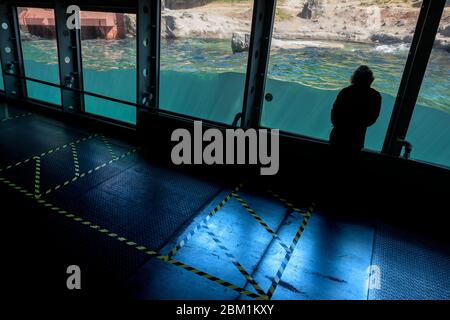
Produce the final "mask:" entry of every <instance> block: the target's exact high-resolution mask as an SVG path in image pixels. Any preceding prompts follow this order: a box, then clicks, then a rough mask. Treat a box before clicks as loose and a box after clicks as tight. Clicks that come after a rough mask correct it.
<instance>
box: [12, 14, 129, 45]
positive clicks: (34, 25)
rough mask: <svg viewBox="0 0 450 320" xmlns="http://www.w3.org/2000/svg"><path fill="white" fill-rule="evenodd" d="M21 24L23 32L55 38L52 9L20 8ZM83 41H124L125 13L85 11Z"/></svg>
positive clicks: (82, 19) (82, 23) (82, 25)
mask: <svg viewBox="0 0 450 320" xmlns="http://www.w3.org/2000/svg"><path fill="white" fill-rule="evenodd" d="M18 16H19V24H20V26H21V29H22V30H23V31H26V32H29V33H30V34H31V35H34V36H38V37H42V38H55V37H56V31H55V30H56V28H55V16H54V11H53V10H52V9H39V8H19V10H18ZM80 20H81V27H82V28H81V35H82V38H83V39H98V38H100V39H108V40H114V39H123V38H125V23H124V14H123V13H113V12H93V11H83V12H81V15H80Z"/></svg>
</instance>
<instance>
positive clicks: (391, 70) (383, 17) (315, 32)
mask: <svg viewBox="0 0 450 320" xmlns="http://www.w3.org/2000/svg"><path fill="white" fill-rule="evenodd" d="M419 12H420V2H418V1H409V0H406V1H403V0H401V1H375V0H365V1H312V0H311V1H309V0H308V1H281V2H278V6H277V10H276V17H275V26H274V32H273V38H272V47H271V54H270V62H269V70H268V79H267V82H266V93H271V94H272V95H273V100H272V101H270V102H269V101H265V102H264V105H263V114H262V119H261V125H262V126H265V127H270V128H278V129H280V130H283V131H287V132H290V133H294V134H299V135H303V136H308V137H313V138H318V139H321V140H326V141H328V139H329V134H330V132H331V129H332V125H331V117H330V113H331V109H332V105H333V103H334V101H335V99H336V96H337V94H338V92H339V91H340V90H341V89H343V88H344V87H346V86H348V85H350V77H351V75H352V73H353V71H354V70H355V69H356V68H357V67H358V66H360V65H368V66H369V67H370V68H371V69H372V70H373V72H374V75H375V78H376V79H375V82H374V83H373V87H374V88H375V89H376V90H378V91H380V93H381V94H382V97H383V103H382V110H381V114H380V118H379V119H378V121H377V123H376V124H375V125H373V126H372V127H370V128H369V129H368V131H367V135H366V143H365V147H366V148H367V149H372V150H376V151H379V150H381V148H382V145H383V142H384V139H385V136H386V132H387V127H388V125H389V121H390V117H391V114H392V109H393V106H394V102H395V97H396V95H397V92H398V88H399V85H400V80H401V77H402V74H403V70H404V67H405V64H406V60H407V56H408V50H409V47H410V44H411V42H412V37H413V33H414V30H415V27H416V24H417V19H418V16H419ZM447 94H448V95H450V92H447Z"/></svg>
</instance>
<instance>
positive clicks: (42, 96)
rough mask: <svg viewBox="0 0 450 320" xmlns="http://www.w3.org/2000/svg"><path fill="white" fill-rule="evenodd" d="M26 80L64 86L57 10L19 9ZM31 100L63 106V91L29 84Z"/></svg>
mask: <svg viewBox="0 0 450 320" xmlns="http://www.w3.org/2000/svg"><path fill="white" fill-rule="evenodd" d="M17 16H18V20H19V27H20V40H21V44H22V54H23V61H24V69H25V76H26V77H30V78H35V79H38V80H43V81H47V82H51V83H54V84H58V85H59V84H60V81H59V67H58V49H57V44H56V27H55V13H54V10H53V9H42V8H28V7H27V8H24V7H19V8H17ZM26 85H27V95H28V97H30V98H33V99H37V100H41V101H45V102H49V103H53V104H56V105H61V90H60V89H59V88H55V87H51V86H47V85H44V84H40V83H37V82H33V81H31V80H27V81H26Z"/></svg>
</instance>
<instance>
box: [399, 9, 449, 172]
mask: <svg viewBox="0 0 450 320" xmlns="http://www.w3.org/2000/svg"><path fill="white" fill-rule="evenodd" d="M448 17H450V8H446V9H445V13H444V19H445V20H444V19H443V20H441V25H440V27H439V31H438V34H437V36H436V41H435V43H434V47H433V51H432V53H431V57H430V61H429V63H428V66H427V71H426V73H425V78H424V80H423V83H422V87H421V89H420V93H419V98H418V100H417V103H416V106H415V109H414V114H413V118H412V120H411V123H410V125H409V130H408V135H407V137H406V140H407V141H409V142H410V143H411V144H412V145H413V150H412V153H411V157H412V158H413V159H418V160H422V161H426V162H431V163H436V164H440V165H444V166H446V167H450V81H449V79H450V45H449V42H448V37H446V36H445V35H446V34H447V35H448V32H449V26H448V21H450V19H449V18H448ZM444 21H445V22H446V23H444ZM446 30H447V31H446ZM446 32H447V33H446Z"/></svg>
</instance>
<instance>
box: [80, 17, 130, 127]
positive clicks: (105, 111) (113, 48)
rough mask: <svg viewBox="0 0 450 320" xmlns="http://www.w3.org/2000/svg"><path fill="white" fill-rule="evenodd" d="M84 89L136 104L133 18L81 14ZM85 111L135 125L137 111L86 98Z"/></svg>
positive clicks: (122, 105)
mask: <svg viewBox="0 0 450 320" xmlns="http://www.w3.org/2000/svg"><path fill="white" fill-rule="evenodd" d="M80 18H81V38H82V41H81V45H82V58H83V81H84V90H85V91H88V92H92V93H97V94H101V95H104V96H107V97H111V98H115V99H120V100H124V101H127V102H133V103H136V15H135V14H127V13H117V12H94V11H82V12H81V14H80ZM84 99H85V111H86V112H88V113H92V114H95V115H100V116H103V117H107V118H111V119H114V120H119V121H122V122H127V123H130V124H136V108H135V107H134V106H129V105H125V104H122V103H116V102H112V101H108V100H105V99H101V98H96V97H93V96H89V95H85V96H84Z"/></svg>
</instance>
